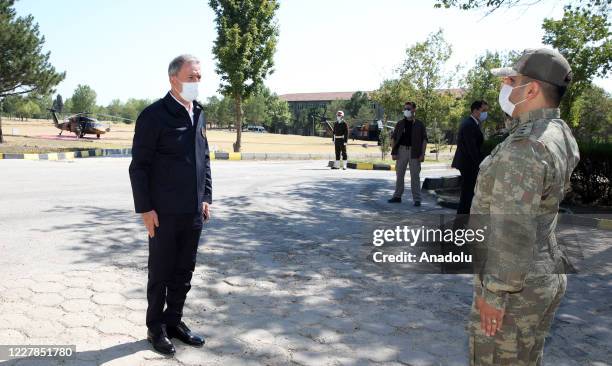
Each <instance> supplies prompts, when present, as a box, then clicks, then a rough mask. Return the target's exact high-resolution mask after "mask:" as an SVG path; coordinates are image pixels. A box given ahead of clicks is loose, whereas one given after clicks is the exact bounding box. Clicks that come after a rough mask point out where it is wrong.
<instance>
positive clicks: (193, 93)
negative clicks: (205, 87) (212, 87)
mask: <svg viewBox="0 0 612 366" xmlns="http://www.w3.org/2000/svg"><path fill="white" fill-rule="evenodd" d="M181 84H182V86H183V91H182V92H181V98H183V99H185V100H186V101H188V102H193V101H194V100H195V99H196V98H197V97H198V95H199V94H200V92H199V89H198V88H199V86H200V83H198V82H195V83H181Z"/></svg>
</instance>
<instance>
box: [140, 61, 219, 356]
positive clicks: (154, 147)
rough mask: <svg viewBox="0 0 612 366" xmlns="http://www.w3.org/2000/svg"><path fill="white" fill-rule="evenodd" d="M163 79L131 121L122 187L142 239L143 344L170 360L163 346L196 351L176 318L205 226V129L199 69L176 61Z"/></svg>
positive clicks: (208, 189)
mask: <svg viewBox="0 0 612 366" xmlns="http://www.w3.org/2000/svg"><path fill="white" fill-rule="evenodd" d="M168 75H169V79H170V84H171V89H170V92H168V94H166V96H165V97H164V98H163V99H160V100H158V101H156V102H155V103H153V104H151V105H150V106H148V107H147V108H145V109H144V110H143V111H142V113H141V114H140V115H139V116H138V120H137V121H136V131H135V134H134V142H133V146H132V163H131V164H130V180H131V183H132V192H133V196H134V205H135V208H136V212H137V213H140V214H142V218H143V221H144V224H145V226H146V228H147V231H148V233H149V263H148V269H149V276H148V277H149V278H148V283H147V301H148V308H147V317H146V324H147V328H148V333H147V339H148V340H149V342H151V343H152V345H153V347H154V348H155V350H157V351H158V352H161V353H163V354H174V353H175V348H174V346H173V344H172V342H171V341H170V338H178V339H179V340H181V341H182V342H184V343H187V344H190V345H194V346H201V345H203V344H204V339H203V338H202V337H200V336H197V335H195V334H193V333H192V332H191V331H190V330H189V328H188V327H187V326H186V325H185V323H184V322H182V321H181V317H182V315H183V306H184V304H185V299H186V297H187V292H189V289H190V288H191V285H190V282H191V277H192V274H193V270H194V268H195V263H196V254H197V250H198V242H199V240H200V234H201V232H202V224H203V221H204V220H208V219H209V218H210V208H209V205H210V204H211V203H212V179H211V173H210V155H209V150H208V141H207V139H206V121H205V119H204V113H203V110H202V106H201V105H200V104H198V103H197V102H196V101H195V99H196V98H197V96H198V85H199V82H200V79H201V73H200V62H199V61H198V59H197V58H195V57H193V56H190V55H182V56H179V57H177V58H175V59H174V60H172V62H171V63H170V66H169V67H168ZM164 305H166V306H167V307H166V310H165V311H164Z"/></svg>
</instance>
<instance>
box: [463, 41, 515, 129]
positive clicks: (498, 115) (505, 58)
mask: <svg viewBox="0 0 612 366" xmlns="http://www.w3.org/2000/svg"><path fill="white" fill-rule="evenodd" d="M519 56H520V55H519V53H518V52H514V51H512V52H508V53H499V52H489V51H486V53H485V54H484V55H481V56H479V57H478V58H477V59H476V64H475V65H474V66H473V67H472V68H471V69H469V70H468V71H467V73H466V75H465V78H464V79H463V80H462V84H463V88H464V90H465V94H464V96H463V106H462V107H463V108H462V109H463V112H462V113H464V114H465V113H469V111H470V105H471V104H472V102H474V101H476V100H485V101H486V102H487V103H488V104H489V118H488V120H487V121H486V122H485V123H484V128H485V129H486V130H487V131H488V132H492V131H495V130H498V129H500V128H502V127H503V126H504V120H505V118H506V117H505V113H504V112H503V111H502V110H501V107H500V106H499V103H498V102H497V100H498V96H499V90H500V84H501V82H500V79H499V77H497V76H494V75H493V74H491V69H494V68H498V67H504V66H507V65H511V64H512V63H513V62H514V61H515V60H516V59H517V58H518V57H519ZM455 127H456V128H458V126H455ZM456 128H455V130H456Z"/></svg>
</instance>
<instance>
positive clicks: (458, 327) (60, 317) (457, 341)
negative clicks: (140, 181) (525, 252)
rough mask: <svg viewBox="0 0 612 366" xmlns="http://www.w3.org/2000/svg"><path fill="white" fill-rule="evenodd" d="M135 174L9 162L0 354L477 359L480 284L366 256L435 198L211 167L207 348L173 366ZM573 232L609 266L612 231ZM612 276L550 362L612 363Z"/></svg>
mask: <svg viewBox="0 0 612 366" xmlns="http://www.w3.org/2000/svg"><path fill="white" fill-rule="evenodd" d="M128 164H129V159H126V158H100V159H80V160H76V161H71V162H45V161H38V162H34V161H2V162H0V172H1V173H0V174H1V176H2V179H0V202H1V203H2V205H1V206H0V253H1V255H0V344H16V343H27V344H54V343H64V344H77V351H78V353H77V356H76V358H75V359H73V360H70V361H67V360H65V361H64V362H62V363H59V364H62V365H64V364H65V365H72V364H76V365H89V364H92V365H96V364H104V365H251V364H253V365H263V364H268V365H289V364H293V365H340V364H342V365H371V364H385V365H400V364H402V365H465V364H466V358H467V338H466V334H465V323H466V314H467V313H468V311H469V308H470V304H471V286H470V284H471V277H470V276H468V275H431V274H430V275H427V274H415V273H409V272H408V271H406V270H404V269H403V268H401V267H397V266H396V267H389V266H387V267H381V266H379V265H375V264H373V263H371V262H369V261H368V260H366V257H367V256H368V254H369V253H370V252H371V250H372V248H373V247H372V244H371V241H372V229H373V228H387V227H394V226H395V225H397V224H399V223H407V222H410V221H411V220H413V218H414V217H416V216H415V213H417V212H419V213H421V214H432V215H433V214H439V213H447V212H448V210H445V209H440V208H438V207H436V206H435V204H434V203H433V200H432V199H431V198H428V199H427V200H426V201H425V202H424V205H423V206H422V207H420V208H419V209H415V208H414V207H412V205H411V204H410V202H406V203H403V204H401V205H396V206H389V205H388V204H387V203H386V199H387V198H388V197H389V196H390V194H391V192H392V186H393V174H394V173H393V172H384V171H354V170H349V171H330V170H328V169H327V168H325V167H324V165H325V163H324V162H321V161H309V162H257V163H254V162H213V179H214V196H215V197H214V198H215V203H214V206H213V208H214V211H213V220H212V221H211V222H210V223H209V224H208V225H207V227H206V229H205V232H204V234H203V237H202V240H201V245H200V249H199V253H198V265H197V268H196V272H195V274H194V279H193V282H192V284H193V288H192V290H191V292H190V293H189V295H188V300H187V307H186V311H185V320H186V322H187V323H188V324H190V325H191V327H192V329H194V330H195V331H197V332H200V333H202V334H204V335H205V336H206V337H207V344H206V346H205V347H204V348H202V349H194V348H189V347H185V346H183V345H181V344H177V348H178V352H177V355H176V357H175V358H173V359H165V358H163V357H162V356H160V355H158V354H156V353H154V352H152V351H150V350H149V346H148V344H147V343H146V341H145V340H144V336H145V333H146V329H145V327H144V309H145V308H146V297H145V291H144V287H145V282H146V255H147V252H146V247H147V245H146V234H145V232H144V230H143V228H142V226H141V224H140V221H139V218H138V217H137V216H136V215H135V214H134V213H133V210H132V201H131V192H130V187H129V180H128V177H127V167H128ZM452 173H453V172H452V171H449V170H445V169H442V170H427V171H424V172H423V174H422V175H423V176H424V177H425V176H440V175H445V174H452ZM407 185H408V184H407ZM562 230H566V231H567V230H569V231H571V232H572V233H573V234H574V235H575V236H576V237H578V238H579V239H580V240H586V241H587V242H588V244H589V245H590V247H592V248H593V249H592V250H593V252H596V253H597V254H598V256H599V257H600V258H609V257H610V255H611V254H610V253H612V250H610V249H609V248H608V249H605V250H604V249H601V247H602V246H601V243H604V242H606V241H609V232H601V231H596V230H590V229H589V230H587V229H576V228H562ZM602 261H604V262H603V263H602V265H601V266H600V267H606V265H607V263H609V262H605V260H604V259H602ZM611 279H612V277H611V276H610V275H609V274H608V275H574V276H572V277H571V278H570V283H569V287H568V294H567V296H566V298H565V300H564V302H563V305H562V307H561V309H560V311H559V313H558V318H557V321H556V322H555V325H554V327H553V337H552V339H551V340H550V342H549V343H548V345H547V349H546V356H547V357H546V364H547V365H584V364H591V365H606V364H607V363H606V360H610V359H612V351H611V348H612V347H611V346H610V345H611V344H612V342H611V340H612V333H611V331H610V329H612V315H611V313H612V307H611V306H610V304H611V303H612V281H611ZM177 343H178V342H177ZM0 364H2V363H1V362H0ZM6 364H10V365H13V364H15V365H22V364H26V365H28V364H37V363H36V360H32V359H26V360H21V361H19V362H7V363H6ZM39 364H45V365H46V364H49V361H48V360H45V362H41V363H39Z"/></svg>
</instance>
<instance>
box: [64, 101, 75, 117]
mask: <svg viewBox="0 0 612 366" xmlns="http://www.w3.org/2000/svg"><path fill="white" fill-rule="evenodd" d="M73 112H74V110H73V107H72V98H68V99H66V101H65V102H64V113H73Z"/></svg>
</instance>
